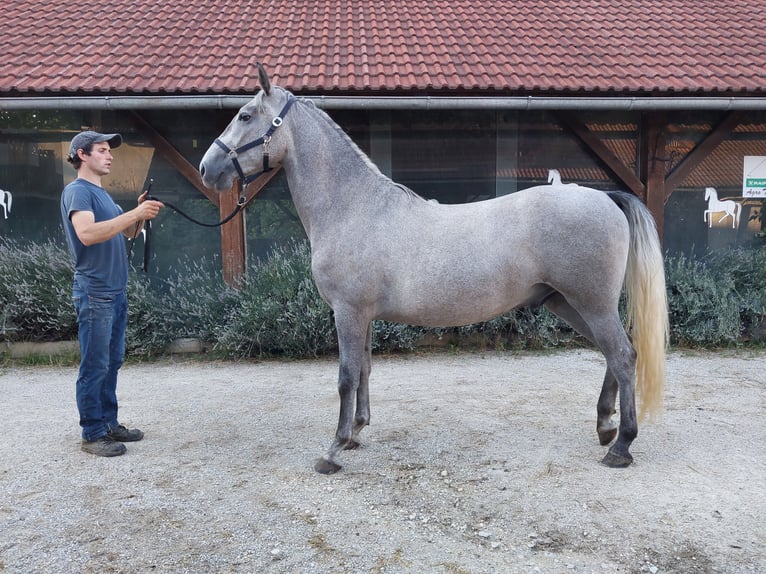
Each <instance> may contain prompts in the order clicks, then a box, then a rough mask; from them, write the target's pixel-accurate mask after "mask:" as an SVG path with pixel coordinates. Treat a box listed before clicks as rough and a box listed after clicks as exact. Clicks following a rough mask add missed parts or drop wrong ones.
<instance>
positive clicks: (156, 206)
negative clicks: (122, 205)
mask: <svg viewBox="0 0 766 574" xmlns="http://www.w3.org/2000/svg"><path fill="white" fill-rule="evenodd" d="M144 195H145V194H144ZM144 195H142V196H141V197H139V198H138V200H139V202H140V203H139V204H138V207H136V208H134V209H131V210H130V211H126V212H125V213H122V214H120V215H118V216H117V217H114V218H112V219H107V220H106V221H99V222H96V218H95V216H94V215H93V212H92V211H75V212H74V213H72V215H71V216H70V219H71V221H72V227H74V231H75V233H76V234H77V238H78V239H79V240H80V241H81V242H82V244H83V245H94V244H96V243H102V242H104V241H107V240H109V239H111V238H112V237H114V236H115V235H118V234H119V233H125V234H126V235H128V236H129V237H132V236H133V233H131V232H136V231H138V229H137V228H136V227H135V225H136V224H137V223H138V224H139V225H141V224H142V223H143V221H145V220H147V219H154V218H155V217H157V214H158V213H159V211H160V208H161V207H163V204H162V202H160V201H153V200H144V199H143V197H144ZM131 227H132V228H133V229H131Z"/></svg>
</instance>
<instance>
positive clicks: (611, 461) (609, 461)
mask: <svg viewBox="0 0 766 574" xmlns="http://www.w3.org/2000/svg"><path fill="white" fill-rule="evenodd" d="M632 462H633V457H632V456H631V455H630V454H628V455H627V456H623V455H621V454H615V453H613V452H612V451H609V452H608V453H606V456H605V457H604V458H603V459H602V460H601V464H605V465H606V466H608V467H609V468H626V467H628V466H630V464H631V463H632Z"/></svg>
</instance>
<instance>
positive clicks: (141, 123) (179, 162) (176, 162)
mask: <svg viewBox="0 0 766 574" xmlns="http://www.w3.org/2000/svg"><path fill="white" fill-rule="evenodd" d="M131 114H132V115H133V120H134V122H135V124H136V126H137V127H138V129H139V130H140V131H141V133H143V134H144V135H145V136H146V137H147V138H149V141H150V142H151V143H152V145H153V146H154V148H155V149H156V150H157V151H158V152H159V154H160V155H161V156H162V157H164V158H165V159H166V160H168V162H169V163H170V164H171V165H172V166H173V167H174V168H176V169H177V170H178V172H179V173H180V174H181V175H182V176H184V178H186V179H187V180H188V181H189V183H191V184H192V185H193V186H194V187H195V188H197V190H198V191H199V192H200V193H202V194H203V195H204V196H205V197H207V198H208V199H209V200H210V201H212V202H213V203H214V204H215V205H219V202H218V195H219V194H218V193H216V192H215V191H213V190H210V189H208V188H206V187H205V186H204V185H203V183H202V177H201V176H200V174H199V171H197V168H196V167H194V166H193V165H191V164H190V163H189V162H188V161H187V160H186V158H185V157H184V156H183V155H181V154H180V153H179V152H178V150H177V149H176V148H174V147H173V146H172V145H171V144H170V142H169V141H168V140H166V139H165V138H164V137H163V136H162V135H161V134H160V133H159V132H158V131H157V130H156V129H154V127H153V126H152V125H151V124H150V123H149V122H148V121H147V120H146V119H145V118H144V117H143V116H142V115H141V114H139V113H138V112H136V111H135V110H131Z"/></svg>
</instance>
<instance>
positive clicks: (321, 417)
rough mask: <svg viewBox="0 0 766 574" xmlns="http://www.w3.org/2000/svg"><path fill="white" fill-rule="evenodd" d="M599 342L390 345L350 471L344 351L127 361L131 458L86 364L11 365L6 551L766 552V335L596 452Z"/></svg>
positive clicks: (332, 557) (681, 561)
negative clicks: (105, 454)
mask: <svg viewBox="0 0 766 574" xmlns="http://www.w3.org/2000/svg"><path fill="white" fill-rule="evenodd" d="M603 369H604V362H603V359H602V358H601V356H600V355H598V354H596V353H594V352H592V351H589V350H580V351H567V352H558V353H553V354H518V353H494V352H493V353H470V354H429V355H424V356H405V357H376V358H375V360H374V365H373V374H372V383H371V390H372V416H373V420H372V423H373V424H372V426H371V427H369V428H368V429H366V430H365V432H364V433H363V435H362V438H363V441H364V444H363V446H362V448H361V449H359V450H356V451H349V452H345V453H344V454H343V456H342V459H341V462H342V463H343V464H344V469H343V470H342V471H341V472H340V473H339V474H336V475H332V476H322V475H319V474H316V473H315V472H314V471H313V470H312V465H313V461H314V459H315V458H316V457H317V456H319V455H320V454H321V453H322V452H324V450H325V449H326V448H327V447H328V446H329V444H330V441H331V439H332V434H333V432H334V430H335V424H336V422H337V408H338V405H337V393H336V388H335V385H336V377H337V364H336V362H335V361H334V360H319V361H297V362H276V361H275V362H259V363H256V362H252V363H249V362H248V363H218V362H216V363H198V362H190V361H183V360H178V361H172V360H168V361H163V362H159V363H150V364H131V365H127V366H125V367H124V368H123V371H122V375H121V381H120V386H119V395H120V401H121V415H122V422H124V423H126V424H128V425H130V426H138V427H139V428H141V429H143V430H144V431H145V433H146V438H145V439H144V440H143V441H142V442H140V443H133V444H128V445H127V446H128V453H127V454H126V455H124V456H122V457H117V458H113V459H103V458H97V457H94V456H92V455H88V454H85V453H82V452H80V450H79V427H78V426H77V411H76V406H75V403H74V380H75V373H76V370H75V369H74V368H47V367H35V368H31V367H30V368H27V367H24V368H0V401H1V404H2V410H1V413H2V417H0V425H1V427H0V428H1V430H2V436H3V437H4V440H3V441H2V443H1V444H0V485H1V487H2V489H1V490H0V571H2V572H3V573H6V572H13V573H23V574H28V573H37V572H52V573H64V572H78V573H83V572H85V573H87V572H93V573H96V572H98V573H102V572H125V573H134V572H135V573H140V572H174V573H175V572H192V573H210V572H274V573H282V572H300V573H313V572H317V573H352V572H353V573H356V572H359V573H362V572H370V573H398V572H408V573H409V572H413V573H414V572H418V573H421V572H422V573H429V572H436V573H449V574H466V573H482V572H497V573H515V572H524V573H526V572H546V573H547V572H566V573H569V572H595V573H600V574H603V573H611V572H652V573H657V572H660V573H662V572H674V573H675V572H700V573H707V572H716V573H717V572H721V573H740V572H764V571H766V549H765V548H766V528H765V527H764V517H766V353H737V354H734V353H724V354H722V353H715V354H710V353H704V354H679V353H674V354H672V355H671V357H670V359H669V362H668V386H667V393H666V412H665V416H664V417H663V418H662V419H661V420H660V421H658V422H655V423H645V424H643V425H642V427H641V430H640V435H639V437H638V439H637V440H636V442H635V443H634V446H633V455H634V457H635V459H636V462H635V463H634V465H633V466H631V467H630V468H628V469H625V470H613V469H609V468H606V467H604V466H602V465H601V464H599V460H600V459H601V457H602V456H603V454H604V452H605V448H604V447H601V446H599V444H598V441H597V437H596V433H595V403H596V398H597V394H598V390H599V387H600V382H601V378H602V376H603Z"/></svg>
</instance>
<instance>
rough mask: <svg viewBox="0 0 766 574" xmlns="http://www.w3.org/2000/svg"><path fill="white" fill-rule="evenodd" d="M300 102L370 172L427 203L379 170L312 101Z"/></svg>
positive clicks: (302, 100)
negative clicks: (336, 136) (336, 135)
mask: <svg viewBox="0 0 766 574" xmlns="http://www.w3.org/2000/svg"><path fill="white" fill-rule="evenodd" d="M298 102H300V103H302V104H304V105H306V106H308V107H310V108H311V109H312V110H313V111H314V112H315V113H316V114H317V116H319V117H320V118H321V119H322V120H323V121H325V122H326V123H327V124H328V125H329V126H330V127H331V128H332V129H333V130H335V132H336V133H337V134H338V135H339V136H340V137H341V139H342V140H343V141H344V142H345V143H346V145H347V146H348V147H349V148H350V149H351V150H352V151H353V152H354V154H356V155H357V156H358V157H359V159H361V160H362V161H363V162H364V164H365V165H366V166H367V167H369V168H370V170H371V171H372V172H373V173H374V174H375V175H377V176H378V177H380V178H381V179H384V180H385V181H386V182H388V183H390V184H391V185H393V186H395V187H398V188H399V189H401V190H402V191H404V192H405V193H407V194H408V195H410V196H412V197H414V198H417V199H421V200H423V201H426V199H425V198H424V197H422V196H420V195H418V194H417V193H415V192H414V191H412V190H411V189H410V188H409V187H407V186H406V185H402V184H401V183H397V182H395V181H394V180H392V179H391V178H390V177H388V176H387V175H386V174H384V173H383V172H382V171H380V168H378V166H377V165H375V163H374V162H373V161H372V160H371V159H370V157H369V156H368V155H367V154H366V153H364V152H363V151H362V150H361V149H360V148H359V146H358V145H357V144H356V142H354V140H352V139H351V137H350V136H349V135H348V134H347V133H346V132H345V131H344V130H343V128H341V127H340V126H339V125H338V123H337V122H335V121H334V120H333V119H332V118H331V117H330V116H329V115H328V114H327V112H325V111H324V110H322V109H320V108H318V107H316V105H314V102H312V101H311V100H307V99H304V98H298Z"/></svg>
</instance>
